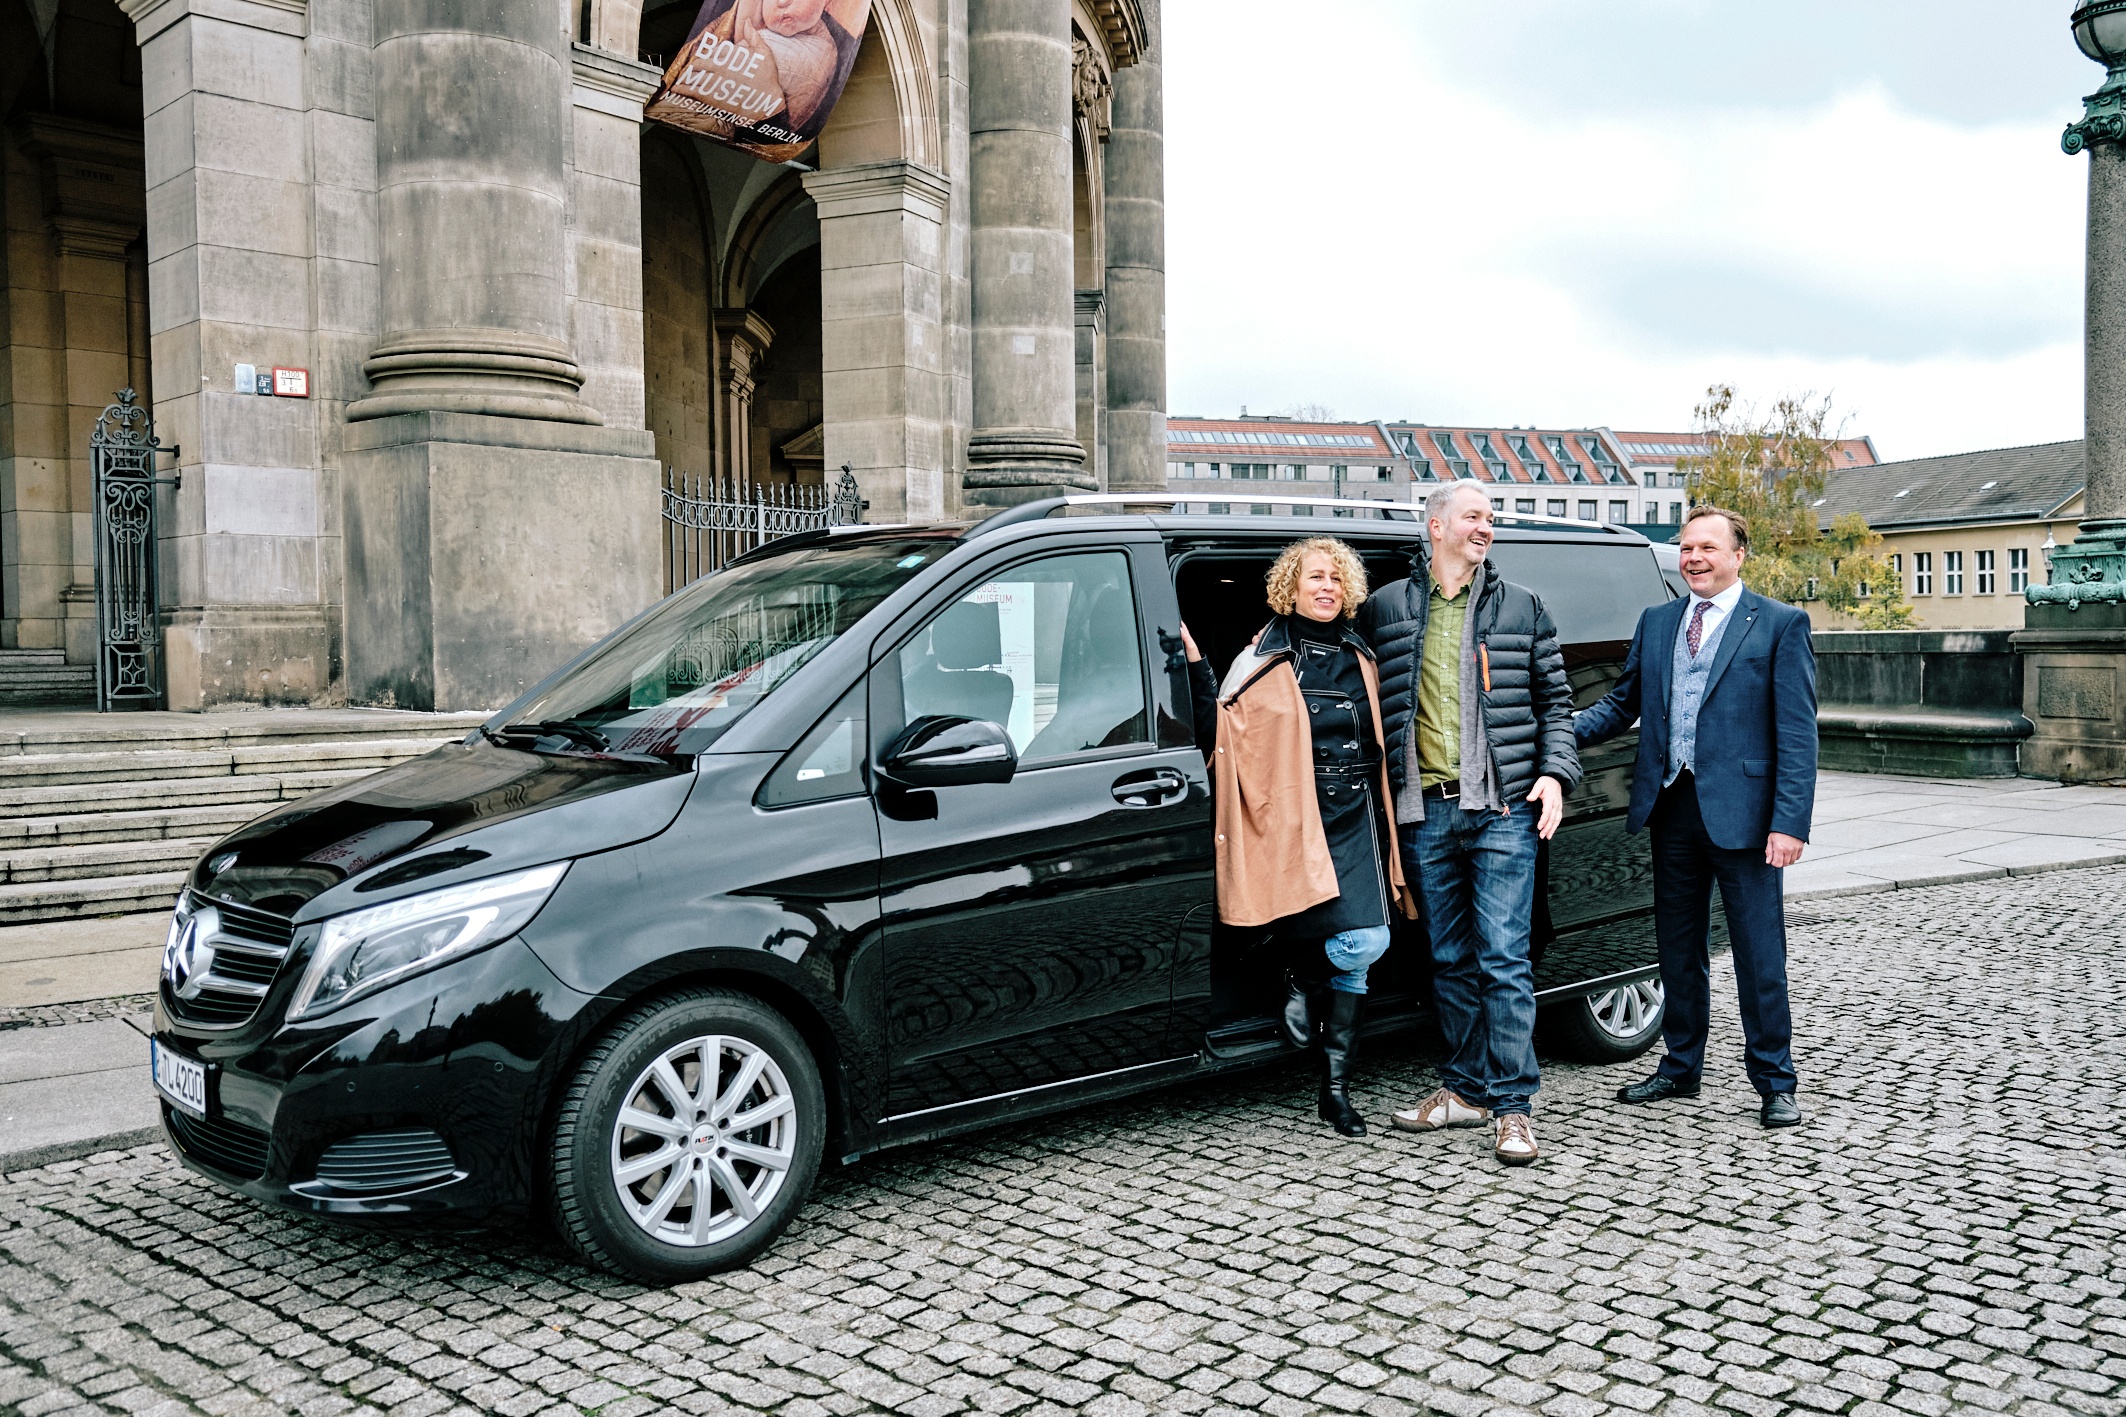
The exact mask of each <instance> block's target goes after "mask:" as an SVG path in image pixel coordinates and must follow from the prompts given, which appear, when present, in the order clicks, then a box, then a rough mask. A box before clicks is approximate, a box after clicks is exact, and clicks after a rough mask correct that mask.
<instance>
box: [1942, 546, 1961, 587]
mask: <svg viewBox="0 0 2126 1417" xmlns="http://www.w3.org/2000/svg"><path fill="white" fill-rule="evenodd" d="M1941 593H1942V594H1943V595H1962V594H1963V593H1964V553H1963V552H1961V551H1944V552H1942V553H1941Z"/></svg>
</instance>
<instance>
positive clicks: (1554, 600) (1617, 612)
mask: <svg viewBox="0 0 2126 1417" xmlns="http://www.w3.org/2000/svg"><path fill="white" fill-rule="evenodd" d="M1491 563H1492V564H1493V565H1494V566H1497V567H1498V568H1499V572H1500V574H1502V575H1504V576H1505V577H1506V579H1507V580H1509V581H1516V582H1518V583H1520V584H1521V585H1524V586H1527V587H1528V588H1529V589H1530V590H1532V591H1534V592H1535V593H1536V594H1537V595H1539V596H1541V597H1542V598H1543V605H1544V607H1545V608H1546V609H1548V610H1549V611H1550V618H1551V619H1553V620H1555V621H1556V622H1557V626H1558V638H1560V639H1562V640H1564V641H1565V642H1567V643H1568V644H1586V643H1588V642H1589V641H1593V640H1628V639H1630V638H1631V632H1632V630H1633V629H1634V628H1635V627H1636V626H1637V625H1638V623H1639V612H1640V611H1642V610H1644V609H1645V608H1646V607H1647V606H1649V605H1659V604H1661V603H1662V602H1664V601H1666V600H1667V599H1668V587H1667V585H1665V584H1664V583H1663V582H1662V580H1661V571H1660V568H1659V567H1658V566H1657V565H1655V563H1654V558H1653V553H1652V551H1650V550H1649V549H1648V548H1647V547H1645V546H1641V545H1636V544H1619V545H1615V546H1589V545H1587V544H1585V543H1584V542H1583V543H1579V544H1574V543H1572V542H1568V541H1547V540H1539V539H1535V538H1530V539H1529V540H1527V541H1507V540H1505V539H1503V538H1501V539H1500V540H1498V541H1495V542H1493V543H1492V544H1491Z"/></svg>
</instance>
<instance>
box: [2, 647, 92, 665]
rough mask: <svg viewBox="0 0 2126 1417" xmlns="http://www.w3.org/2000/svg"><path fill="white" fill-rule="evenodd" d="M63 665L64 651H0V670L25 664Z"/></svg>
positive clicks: (64, 661) (64, 659) (64, 660)
mask: <svg viewBox="0 0 2126 1417" xmlns="http://www.w3.org/2000/svg"><path fill="white" fill-rule="evenodd" d="M65 663H66V651H65V650H63V649H0V670H4V669H11V668H13V667H15V666H16V665H25V664H65ZM86 667H87V666H84V668H86Z"/></svg>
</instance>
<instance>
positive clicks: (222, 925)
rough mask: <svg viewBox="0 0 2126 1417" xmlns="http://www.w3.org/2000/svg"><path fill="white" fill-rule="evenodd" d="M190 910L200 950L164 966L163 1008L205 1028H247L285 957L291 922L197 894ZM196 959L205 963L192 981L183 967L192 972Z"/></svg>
mask: <svg viewBox="0 0 2126 1417" xmlns="http://www.w3.org/2000/svg"><path fill="white" fill-rule="evenodd" d="M190 904H191V907H192V909H193V911H194V912H195V918H197V919H198V920H199V922H200V924H199V927H198V928H199V929H200V930H201V931H202V932H203V936H204V938H203V940H202V943H203V945H204V946H205V950H204V951H202V952H200V953H199V954H197V955H195V956H192V957H191V958H190V960H189V961H188V960H185V959H175V958H172V959H168V960H165V961H164V969H163V980H162V1001H163V1006H164V1007H165V1008H167V1009H169V1011H170V1014H171V1016H172V1017H174V1018H178V1019H182V1020H183V1021H184V1022H186V1023H194V1024H199V1025H201V1026H203V1027H206V1028H235V1027H237V1026H239V1025H241V1024H244V1023H248V1022H249V1021H250V1020H251V1017H252V1016H253V1015H254V1014H256V1013H257V1012H258V1008H259V1005H260V1004H261V1003H263V1002H264V1001H265V997H266V991H267V990H268V989H269V988H271V987H272V984H273V980H274V977H275V976H276V975H278V974H279V973H280V968H281V964H282V963H283V962H284V961H285V960H286V959H287V957H288V948H289V945H290V944H291V943H292V942H293V941H294V939H295V922H294V921H292V920H289V919H288V918H287V917H285V916H280V915H275V914H273V913H272V912H271V911H266V910H260V909H258V908H257V907H256V906H249V905H237V904H235V903H233V902H230V901H221V900H212V899H209V898H208V897H206V896H202V895H200V894H199V893H197V892H196V891H195V892H193V893H192V895H191V896H190ZM209 912H211V914H210V913H209ZM199 959H205V960H206V961H207V963H206V965H205V970H206V972H205V973H204V974H203V975H201V977H199V978H198V979H192V978H190V977H189V975H188V974H187V973H186V970H187V966H188V963H189V964H190V965H191V967H194V968H196V967H197V961H198V960H199Z"/></svg>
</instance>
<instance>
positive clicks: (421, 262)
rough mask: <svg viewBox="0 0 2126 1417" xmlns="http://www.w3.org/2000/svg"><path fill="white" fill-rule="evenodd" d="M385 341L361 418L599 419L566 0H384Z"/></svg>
mask: <svg viewBox="0 0 2126 1417" xmlns="http://www.w3.org/2000/svg"><path fill="white" fill-rule="evenodd" d="M375 14H376V49H375V66H376V142H377V211H378V218H379V220H378V225H379V227H380V229H381V230H382V233H383V247H384V249H383V266H382V271H381V273H380V274H381V280H382V303H383V338H382V340H381V341H380V342H379V343H378V345H377V347H376V351H375V353H374V354H372V355H371V356H370V359H369V362H368V363H367V364H365V365H364V366H363V372H364V373H366V374H367V375H368V376H369V380H370V384H371V392H370V394H369V396H368V397H367V398H365V399H362V400H361V401H359V402H358V403H356V404H354V405H353V406H352V407H350V408H349V409H348V410H347V417H348V418H349V419H350V420H361V419H369V418H385V417H389V416H390V415H392V414H397V413H418V412H451V413H475V414H496V415H501V416H504V417H510V418H539V419H553V420H558V421H561V422H567V423H599V422H602V421H603V420H602V419H601V418H600V416H599V414H598V412H597V411H596V410H595V409H593V408H591V407H590V406H589V405H588V404H586V403H584V402H583V401H582V400H581V399H579V398H578V397H577V391H578V390H579V389H580V388H581V387H582V385H583V371H582V370H581V369H580V368H579V367H578V366H577V364H576V361H575V357H574V354H573V352H572V350H571V346H570V341H569V279H568V277H569V254H570V253H569V244H568V170H569V162H568V155H569V149H570V137H571V133H570V127H571V122H572V116H571V109H572V107H573V104H572V101H571V87H572V80H571V73H570V67H571V66H570V52H569V42H568V37H567V36H566V35H565V34H564V33H563V32H562V29H561V20H560V13H559V11H558V10H557V9H556V8H555V7H554V6H552V5H545V4H538V3H532V2H531V0H517V3H509V4H486V5H464V4H461V3H457V0H377V3H376V7H375Z"/></svg>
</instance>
